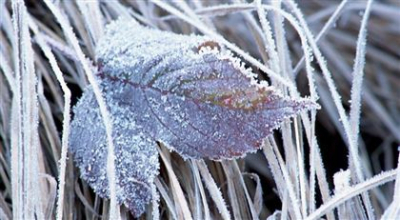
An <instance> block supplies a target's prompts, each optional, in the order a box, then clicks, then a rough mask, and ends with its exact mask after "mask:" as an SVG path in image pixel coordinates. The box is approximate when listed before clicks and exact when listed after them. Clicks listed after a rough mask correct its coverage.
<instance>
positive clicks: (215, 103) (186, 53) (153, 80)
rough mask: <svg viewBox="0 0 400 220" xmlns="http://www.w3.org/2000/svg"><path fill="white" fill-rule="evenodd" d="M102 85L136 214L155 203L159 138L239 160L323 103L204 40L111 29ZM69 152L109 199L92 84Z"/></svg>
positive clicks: (101, 51) (192, 153) (119, 167)
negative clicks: (271, 80) (265, 82)
mask: <svg viewBox="0 0 400 220" xmlns="http://www.w3.org/2000/svg"><path fill="white" fill-rule="evenodd" d="M97 61H98V74H97V78H98V82H99V84H100V88H101V90H102V92H103V96H104V98H105V100H106V103H107V107H108V111H109V112H110V114H111V116H112V123H113V128H114V130H113V133H112V137H113V141H114V145H115V156H116V158H115V165H116V184H117V198H118V201H119V202H120V203H123V204H125V205H126V206H127V207H128V208H129V209H130V210H131V212H132V213H133V214H134V215H135V216H139V215H141V214H142V213H143V212H144V210H145V206H146V204H148V203H149V202H150V200H151V187H152V184H154V178H155V177H156V175H157V174H158V169H159V161H158V153H157V149H156V141H159V142H162V143H164V144H165V145H166V146H168V147H169V148H171V149H172V150H174V151H176V152H177V153H179V154H180V155H181V156H182V157H183V158H195V159H200V158H207V159H213V160H220V159H231V158H236V157H241V156H244V155H245V154H246V153H248V152H253V151H256V150H257V149H258V148H259V146H260V142H261V140H262V139H263V138H264V137H266V136H267V135H269V134H271V133H272V131H273V129H276V128H278V126H279V124H280V123H281V122H282V121H283V120H285V119H287V118H289V117H293V116H295V115H296V114H297V113H299V112H300V111H303V110H309V109H315V108H317V107H318V105H316V104H315V103H314V102H312V101H310V100H308V99H299V100H290V99H288V98H283V97H281V96H280V95H278V94H277V93H276V92H275V91H274V90H272V88H270V87H266V86H261V85H260V84H257V83H256V82H255V80H254V76H253V74H252V73H251V72H250V71H249V70H246V69H244V68H243V66H242V64H241V63H240V61H239V60H238V59H237V58H234V57H233V56H232V55H231V54H230V53H229V52H227V51H224V50H223V48H221V47H220V46H219V45H218V43H216V42H214V41H213V40H212V39H209V38H207V37H203V36H195V35H192V36H185V35H178V34H173V33H169V32H164V31H160V30H155V29H151V28H147V27H143V26H140V25H139V24H137V23H136V22H134V21H130V20H118V21H115V22H113V23H111V24H110V25H109V26H108V28H107V30H106V33H105V36H104V37H103V38H102V39H101V41H100V42H99V44H98V46H97ZM74 112H75V116H74V120H73V122H72V129H71V135H70V143H71V144H70V149H71V151H72V153H73V155H74V159H75V162H76V163H77V165H78V166H79V168H80V171H81V175H82V178H83V179H84V180H85V181H87V182H88V183H89V185H90V186H91V187H92V188H93V189H94V191H95V192H96V193H97V194H98V195H100V196H101V197H108V195H109V187H108V181H107V174H106V167H107V165H106V162H107V146H106V144H107V141H106V132H105V126H104V124H103V120H102V116H101V114H100V110H99V106H98V104H97V101H96V98H95V96H94V93H93V91H92V88H91V87H90V86H89V87H88V88H87V89H86V90H85V92H84V94H83V96H82V98H81V99H80V101H79V102H78V104H77V105H76V107H75V108H74Z"/></svg>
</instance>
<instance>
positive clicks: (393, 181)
mask: <svg viewBox="0 0 400 220" xmlns="http://www.w3.org/2000/svg"><path fill="white" fill-rule="evenodd" d="M119 16H129V17H133V18H135V19H136V20H137V21H139V22H141V23H142V24H144V25H148V26H151V27H154V28H159V29H162V30H167V31H171V32H175V33H184V34H191V33H201V34H204V35H209V36H211V37H212V38H214V39H215V40H216V41H218V42H219V43H221V44H222V45H224V46H225V47H227V48H229V49H230V50H232V51H233V52H234V53H235V54H237V55H238V56H241V57H242V58H243V60H244V61H245V62H246V64H247V65H248V67H251V68H252V69H253V70H254V71H255V72H256V73H257V74H258V75H259V78H260V80H268V81H269V83H270V84H271V85H273V86H275V87H276V88H279V89H280V90H281V92H282V93H283V94H285V95H287V96H291V97H293V98H296V97H299V96H305V95H306V96H310V97H311V98H314V99H318V100H319V101H318V102H319V103H320V104H321V106H322V109H321V110H319V111H313V112H311V114H302V115H301V116H299V117H297V118H295V119H293V120H292V122H289V121H288V122H285V123H284V124H282V126H281V129H280V131H278V132H275V134H274V135H271V136H269V137H266V139H265V140H264V141H263V144H262V146H261V151H260V152H259V153H258V154H253V155H247V156H246V157H245V158H243V159H240V160H232V161H220V162H216V161H202V160H187V161H184V160H182V159H181V158H180V157H179V156H178V155H176V154H175V153H173V152H169V151H168V150H167V149H166V148H165V147H163V146H160V148H159V153H160V158H161V171H160V175H159V176H158V177H157V178H156V180H155V183H156V186H157V189H156V190H155V192H154V194H159V196H160V201H161V202H160V205H159V206H158V205H157V203H155V202H154V203H152V205H149V206H148V209H147V210H148V211H147V212H146V214H144V215H142V216H141V219H147V218H161V219H266V218H268V219H277V218H279V219H319V218H325V219H376V218H382V219H399V218H400V206H399V205H398V204H400V160H399V148H398V146H399V143H400V126H399V124H400V113H399V112H400V99H399V97H400V29H399V27H400V19H399V17H400V4H399V3H398V1H395V0H394V1H372V0H369V1H361V0H359V1H348V0H343V1H341V2H339V1H311V0H300V1H298V2H294V1H292V0H284V1H268V2H264V1H261V0H255V1H254V2H250V3H248V2H242V1H240V0H231V1H226V2H224V3H221V2H219V1H212V0H205V1H187V2H184V1H170V2H168V3H167V2H164V1H159V0H151V1H97V0H94V1H76V2H75V1H57V2H54V1H49V0H44V1H43V2H42V1H38V2H37V1H25V2H24V1H22V0H15V1H12V2H11V1H5V0H2V1H1V2H0V24H1V26H0V28H1V32H0V49H1V50H0V52H1V55H0V69H1V71H0V152H1V154H0V164H1V166H0V176H1V178H0V189H1V195H0V219H101V218H103V219H109V218H122V219H131V218H132V216H131V215H130V213H129V211H128V210H127V209H126V208H125V207H123V206H122V207H119V206H118V205H117V204H116V201H115V199H114V198H113V195H111V199H110V200H106V199H101V198H100V197H98V196H96V195H95V194H94V193H93V191H92V190H91V189H90V188H89V187H88V186H87V185H86V183H85V182H84V181H82V180H80V178H79V172H78V170H77V169H76V168H75V166H74V164H73V161H72V160H71V159H70V158H69V155H68V134H69V124H70V119H71V113H72V112H71V106H73V105H74V103H76V100H77V99H78V98H79V97H80V95H81V91H82V90H83V89H84V88H85V87H86V86H87V85H88V84H89V83H91V84H93V83H94V82H95V80H94V76H93V74H94V73H95V71H96V61H95V47H96V42H98V39H99V38H101V36H102V33H103V31H104V27H105V24H107V23H109V22H110V21H111V20H114V19H116V18H117V17H119Z"/></svg>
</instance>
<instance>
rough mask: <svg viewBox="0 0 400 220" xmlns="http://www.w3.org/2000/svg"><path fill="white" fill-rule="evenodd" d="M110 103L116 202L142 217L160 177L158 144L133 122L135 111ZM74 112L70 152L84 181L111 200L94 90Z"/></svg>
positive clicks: (108, 102)
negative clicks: (156, 178) (152, 189)
mask: <svg viewBox="0 0 400 220" xmlns="http://www.w3.org/2000/svg"><path fill="white" fill-rule="evenodd" d="M107 104H108V109H109V111H110V114H111V115H113V116H114V117H113V119H114V121H113V126H114V127H113V128H114V129H113V134H112V137H113V141H114V146H115V158H116V160H115V166H116V186H117V188H116V191H117V199H118V202H119V203H120V204H121V203H124V204H125V205H126V206H127V207H128V208H129V209H130V210H131V212H132V213H133V214H134V215H135V216H139V215H140V214H142V213H143V212H144V210H145V205H146V204H147V203H149V202H150V201H151V185H152V184H154V183H153V181H154V177H155V176H156V175H157V174H158V168H159V162H158V153H157V149H156V146H155V144H156V143H155V142H154V141H153V140H152V139H150V138H149V137H148V136H147V135H145V134H144V133H143V132H142V131H141V130H140V129H137V127H136V126H135V122H134V121H133V120H130V117H133V115H134V113H133V112H129V111H127V109H125V108H124V106H118V105H117V103H113V102H112V100H110V99H109V98H107ZM74 111H75V117H74V120H73V122H72V124H71V126H72V129H71V134H70V150H71V152H72V153H73V155H74V160H75V162H76V163H77V164H78V166H79V168H80V171H81V176H82V178H83V179H84V180H85V181H86V182H87V183H88V184H89V185H90V186H91V187H92V188H93V190H94V191H95V192H96V193H97V194H98V195H99V196H101V197H108V196H109V187H108V179H107V173H106V171H107V165H106V162H107V152H108V151H107V141H106V139H107V138H106V131H105V127H104V124H103V121H102V119H101V114H100V110H99V106H98V104H97V101H96V98H95V96H94V93H93V91H92V88H91V87H88V88H87V89H86V91H85V93H84V95H83V96H82V98H81V99H80V100H79V102H78V104H77V105H76V107H75V108H74ZM116 116H118V117H116Z"/></svg>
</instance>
